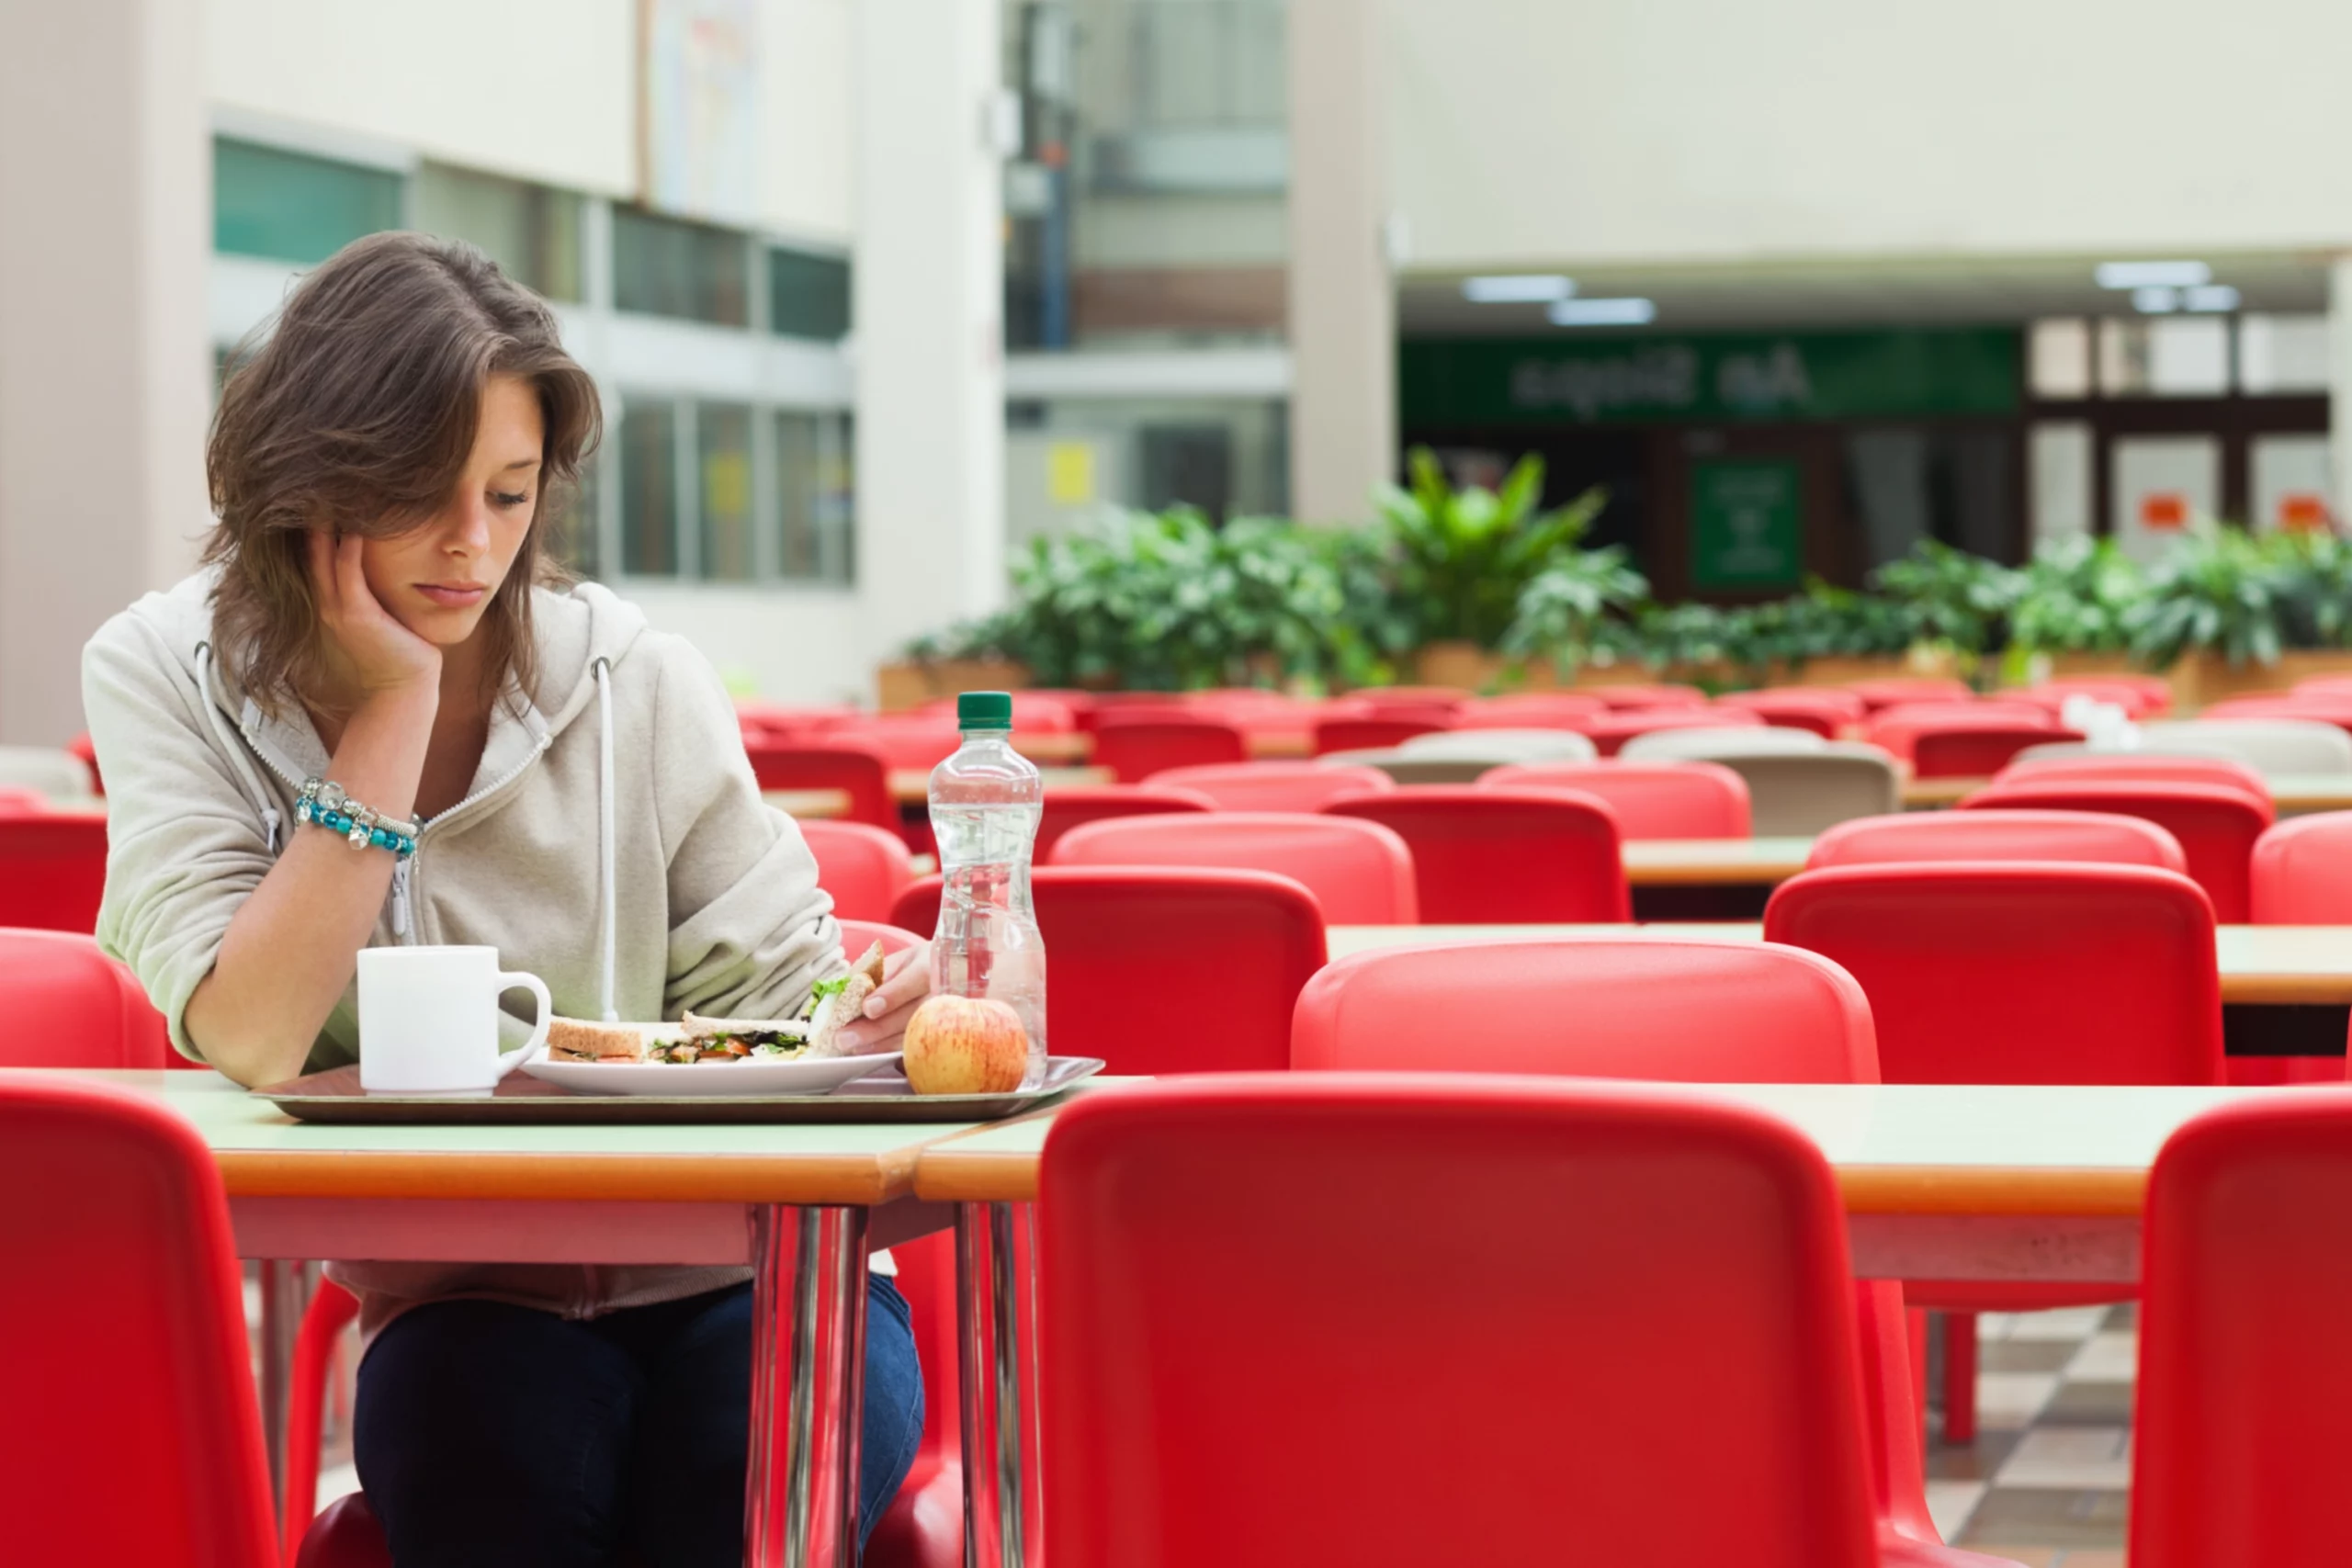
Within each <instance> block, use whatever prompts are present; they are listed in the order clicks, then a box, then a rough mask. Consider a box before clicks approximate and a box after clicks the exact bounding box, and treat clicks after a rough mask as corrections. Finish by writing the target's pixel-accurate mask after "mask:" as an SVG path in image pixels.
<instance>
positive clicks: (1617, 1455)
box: [1038, 1074, 1875, 1568]
mask: <svg viewBox="0 0 2352 1568" xmlns="http://www.w3.org/2000/svg"><path fill="white" fill-rule="evenodd" d="M1041 1190H1042V1194H1043V1198H1042V1201H1041V1202H1040V1204H1039V1215H1040V1218H1041V1220H1042V1221H1043V1234H1042V1235H1041V1236H1040V1239H1039V1245H1038V1254H1039V1263H1040V1265H1041V1268H1042V1274H1041V1281H1040V1296H1039V1308H1038V1312H1039V1316H1040V1318H1041V1319H1043V1320H1045V1321H1046V1322H1048V1323H1050V1325H1052V1327H1051V1332H1050V1333H1048V1334H1046V1335H1045V1336H1043V1337H1042V1341H1041V1344H1040V1347H1039V1361H1040V1367H1041V1371H1042V1373H1043V1391H1042V1393H1043V1397H1042V1410H1043V1416H1044V1422H1043V1425H1044V1427H1045V1430H1046V1431H1047V1432H1049V1433H1050V1434H1052V1437H1051V1439H1050V1441H1048V1442H1047V1443H1046V1453H1045V1471H1046V1561H1048V1562H1051V1563H1053V1564H1054V1568H1108V1565H1111V1564H1124V1563H1134V1562H1163V1563H1211V1562H1214V1563H1216V1564H1218V1565H1219V1568H1277V1565H1279V1568H1295V1565H1296V1564H1300V1563H1340V1562H1345V1563H1353V1564H1369V1565H1380V1568H1386V1565H1402V1564H1408V1563H1410V1564H1420V1563H1441V1562H1442V1563H1455V1562H1463V1563H1468V1562H1479V1563H1506V1562H1511V1563H1516V1562H1557V1561H1563V1560H1572V1561H1575V1562H1593V1563H1615V1562H1623V1563H1634V1562H1641V1563H1675V1564H1683V1563H1691V1564H1697V1563H1732V1562H1737V1563H1741V1564H1744V1565H1747V1568H1797V1565H1798V1564H1804V1565H1805V1568H1861V1565H1864V1564H1869V1563H1871V1562H1874V1561H1875V1558H1874V1555H1873V1552H1872V1550H1871V1496H1870V1482H1869V1475H1868V1466H1867V1461H1866V1459H1865V1455H1864V1451H1863V1423H1864V1416H1863V1411H1862V1405H1861V1399H1860V1387H1859V1379H1858V1377H1857V1374H1856V1366H1857V1357H1856V1349H1855V1329H1854V1324H1853V1305H1852V1303H1853V1298H1854V1288H1853V1282H1852V1280H1850V1278H1849V1275H1848V1272H1847V1269H1848V1261H1847V1252H1846V1233H1845V1219H1844V1215H1843V1213H1842V1212H1841V1211H1840V1208H1839V1205H1838V1195H1837V1190H1836V1188H1835V1186H1834V1185H1833V1184H1832V1181H1831V1179H1830V1175H1829V1170H1828V1168H1827V1166H1826V1164H1825V1162H1824V1161H1823V1159H1822V1156H1821V1155H1820V1153H1819V1151H1818V1150H1816V1149H1815V1147H1814V1146H1813V1145H1812V1144H1811V1143H1809V1142H1807V1141H1806V1140H1805V1139H1804V1136H1803V1135H1801V1134H1798V1133H1796V1132H1795V1131H1794V1130H1793V1129H1792V1128H1790V1127H1789V1126H1788V1125H1786V1124H1785V1123H1783V1122H1778V1121H1775V1120H1773V1119H1771V1118H1770V1117H1766V1116H1762V1115H1759V1114H1757V1113H1755V1112H1752V1111H1746V1110H1744V1109H1740V1108H1736V1107H1732V1106H1727V1105H1721V1104H1713V1103H1709V1102H1707V1101H1704V1100H1699V1099H1696V1098H1694V1097H1690V1096H1680V1097H1674V1098H1668V1096H1667V1095H1666V1094H1664V1093H1662V1092H1660V1091H1658V1090H1656V1089H1646V1090H1645V1089H1634V1088H1631V1087H1628V1086H1625V1085H1617V1084H1590V1083H1579V1084H1570V1083H1555V1082H1543V1081H1534V1080H1527V1079H1494V1078H1482V1077H1460V1078H1456V1077H1403V1078H1398V1077H1354V1076H1351V1075H1350V1076H1340V1075H1326V1074H1313V1075H1269V1076H1266V1077H1250V1078H1228V1079H1212V1080H1196V1081H1191V1082H1185V1083H1180V1084H1163V1085H1156V1086H1154V1087H1152V1088H1150V1089H1139V1090H1136V1091H1135V1092H1133V1093H1125V1094H1098V1095H1089V1096H1085V1097H1082V1098H1081V1099H1080V1100H1079V1101H1078V1102H1077V1103H1075V1104H1073V1105H1071V1106H1070V1107H1069V1109H1068V1110H1066V1111H1063V1112H1062V1113H1061V1115H1060V1116H1059V1118H1058V1119H1057V1122H1056V1124H1055V1126H1054V1128H1053V1130H1052V1132H1051V1133H1050V1134H1048V1136H1047V1138H1046V1149H1045V1158H1044V1163H1043V1171H1042V1175H1041ZM1696 1410H1704V1411H1705V1412H1707V1416H1706V1422H1707V1426H1708V1431H1707V1438H1706V1441H1705V1444H1704V1452H1705V1462H1704V1463H1703V1465H1694V1463H1693V1456H1692V1450H1691V1447H1690V1445H1689V1444H1688V1443H1687V1442H1683V1441H1679V1440H1675V1439H1672V1438H1668V1437H1667V1436H1666V1435H1665V1434H1667V1433H1668V1432H1673V1431H1684V1430H1687V1422H1688V1421H1689V1420H1690V1418H1691V1417H1690V1415H1689V1413H1690V1412H1691V1411H1696ZM1668 1411H1670V1412H1674V1413H1676V1414H1675V1415H1673V1416H1663V1415H1661V1414H1660V1413H1661V1412H1668ZM1407 1456H1409V1458H1408V1457H1407ZM1407 1471H1409V1472H1410V1473H1409V1476H1408V1475H1407V1474H1406V1473H1405V1472H1407ZM1474 1500H1475V1502H1474Z"/></svg>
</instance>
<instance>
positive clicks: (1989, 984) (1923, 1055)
mask: <svg viewBox="0 0 2352 1568" xmlns="http://www.w3.org/2000/svg"><path fill="white" fill-rule="evenodd" d="M1764 937H1765V940H1766V941H1768V942H1788V943H1790V944H1792V946H1796V947H1804V948H1810V949H1811V950H1812V951H1814V952H1815V953H1821V954H1823V955H1824V956H1826V957H1827V958H1830V959H1832V960H1834V961H1835V962H1837V963H1838V964H1840V965H1841V966H1843V967H1844V968H1845V969H1846V971H1847V972H1848V973H1849V974H1851V975H1852V976H1854V978H1855V979H1857V980H1859V981H1860V982H1861V986H1862V991H1863V994H1864V995H1866V996H1868V997H1869V998H1870V1001H1871V1013H1872V1015H1873V1016H1874V1017H1875V1019H1876V1021H1877V1024H1878V1053H1879V1072H1880V1074H1881V1076H1882V1077H1883V1078H1884V1080H1885V1081H1886V1082H1888V1083H1952V1084H1974V1083H2026V1084H2126V1083H2136V1084H2218V1083H2221V1082H2222V1081H2224V1080H2223V1076H2222V993H2221V976H2220V975H2219V972H2218V970H2217V967H2216V964H2215V961H2214V955H2213V907H2212V904H2211V901H2210V900H2209V899H2208V898H2207V897H2206V896H2205V894H2204V892H2203V891H2202V890H2201V889H2200V888H2199V887H2198V886H2197V885H2196V884H2195V883H2193V882H2191V881H2189V879H2188V878H2187V877H2185V876H2182V875H2180V874H2178V873H2176V872H2170V871H2159V870H2155V869H2153V868H2151V867H2147V866H2137V865H2095V864H2086V863H2075V864H2067V863H2053V862H2020V861H2010V862H2000V861H1991V862H1981V863H1941V864H1929V863H1919V862H1904V863H1894V864H1884V865H1843V866H1836V867H1832V868H1829V869H1826V870H1822V871H1807V872H1804V873H1802V874H1799V875H1797V876H1795V877H1792V878H1791V879H1790V880H1789V881H1787V882H1784V883H1782V884H1781V886H1780V887H1779V888H1778V889H1776V890H1775V891H1774V893H1773V895H1772V900H1771V902H1770V904H1768V905H1767V906H1766V907H1765V910H1764ZM1906 1294H1907V1296H1908V1298H1909V1300H1910V1301H1911V1303H1912V1304H1913V1305H1915V1306H1922V1307H1928V1308H1935V1309H1940V1310H1943V1311H1946V1312H1949V1313H1951V1314H1954V1315H1952V1316H1951V1319H1950V1322H1949V1329H1950V1332H1949V1333H1948V1334H1947V1336H1946V1340H1945V1344H1946V1354H1945V1363H1944V1372H1945V1378H1944V1422H1945V1426H1944V1431H1945V1436H1946V1438H1947V1439H1948V1440H1949V1441H1951V1442H1954V1443H1966V1442H1971V1441H1973V1439H1974V1437H1975V1413H1976V1405H1975V1393H1976V1324H1975V1318H1974V1315H1973V1314H1976V1313H1978V1312H1984V1311H2025V1310H2032V1309H2038V1308H2041V1307H2053V1306H2066V1305H2079V1304H2086V1303H2098V1302H2103V1301H2111V1300H2114V1299H2116V1297H2115V1292H2112V1291H2107V1290H2098V1289H2093V1288H2088V1287H2086V1288H2081V1289H2076V1288H2072V1287H2065V1286H2047V1287H2033V1286H2023V1285H2016V1286H2012V1285H1983V1284H1955V1283H1951V1282H1941V1281H1922V1282H1917V1283H1914V1284H1912V1285H1910V1286H1908V1287H1907V1288H1906Z"/></svg>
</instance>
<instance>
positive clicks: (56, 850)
mask: <svg viewBox="0 0 2352 1568" xmlns="http://www.w3.org/2000/svg"><path fill="white" fill-rule="evenodd" d="M106 889H107V818H106V813H104V812H102V811H53V810H48V809H42V810H40V811H27V812H14V813H6V814H0V926H33V927H38V928H39V929H40V930H42V931H83V932H89V931H96V930H97V929H98V903H99V901H100V899H102V898H103V897H105V895H106Z"/></svg>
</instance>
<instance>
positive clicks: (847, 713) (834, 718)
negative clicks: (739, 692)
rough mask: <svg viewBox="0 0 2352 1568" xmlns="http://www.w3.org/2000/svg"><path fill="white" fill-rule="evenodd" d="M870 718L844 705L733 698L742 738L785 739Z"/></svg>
mask: <svg viewBox="0 0 2352 1568" xmlns="http://www.w3.org/2000/svg"><path fill="white" fill-rule="evenodd" d="M735 717H736V720H737V722H739V723H740V724H741V725H742V727H743V733H744V734H745V735H746V736H767V737H773V738H774V739H778V740H783V739H790V738H791V737H793V736H797V735H807V734H813V733H815V732H817V731H819V730H822V729H825V728H830V727H831V726H833V725H838V724H858V723H862V722H864V721H865V719H867V718H869V717H871V715H869V714H866V713H865V712H863V711H861V710H859V709H857V708H854V707H851V706H849V705H847V704H845V703H767V702H761V701H758V700H757V699H755V698H748V697H741V698H738V699H736V703H735Z"/></svg>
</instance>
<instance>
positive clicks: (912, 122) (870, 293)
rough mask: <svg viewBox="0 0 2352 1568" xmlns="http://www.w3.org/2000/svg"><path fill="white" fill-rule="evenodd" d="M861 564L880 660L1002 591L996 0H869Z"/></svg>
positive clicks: (858, 321)
mask: <svg viewBox="0 0 2352 1568" xmlns="http://www.w3.org/2000/svg"><path fill="white" fill-rule="evenodd" d="M854 9H855V13H856V18H857V19H856V36H855V41H854V56H855V83H854V92H853V94H852V97H853V99H854V103H855V105H856V109H855V113H856V122H855V134H856V143H857V148H856V160H857V163H856V168H857V180H856V202H857V218H856V248H855V282H854V290H855V294H854V327H853V329H852V338H851V343H852V354H853V358H854V365H855V370H856V377H857V539H858V544H857V576H858V583H859V588H858V596H859V602H860V606H861V608H862V610H863V612H864V621H865V637H866V639H867V645H868V648H869V650H870V652H871V654H872V657H873V660H875V661H876V662H878V661H880V660H883V659H887V658H888V657H890V656H892V655H893V654H895V653H896V652H897V651H898V649H899V647H900V646H901V645H902V644H903V643H905V642H906V640H907V639H908V638H910V637H915V636H918V635H920V634H922V633H924V632H929V631H935V630H938V629H940V628H942V627H944V626H946V625H948V624H949V623H950V622H953V621H956V620H958V619H961V618H964V617H967V616H972V615H980V614H983V613H985V612H987V611H989V610H991V609H994V608H996V607H997V606H998V605H1000V604H1002V603H1003V600H1004V597H1005V543H1004V327H1003V310H1004V248H1003V247H1004V240H1003V234H1002V221H1003V220H1002V212H1003V199H1002V188H1001V177H1002V176H1001V152H1000V150H999V146H998V142H997V141H996V136H995V133H994V127H995V125H996V123H997V119H996V116H995V114H994V112H993V111H994V109H995V107H996V104H997V100H998V95H999V92H1000V88H1001V80H1000V78H1001V64H1000V62H1001V57H1002V42H1001V39H1000V36H999V28H1000V26H1001V22H1000V16H999V6H998V0H956V3H955V4H953V5H944V6H943V5H941V4H939V0H858V4H857V5H856V6H855V7H854Z"/></svg>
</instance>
